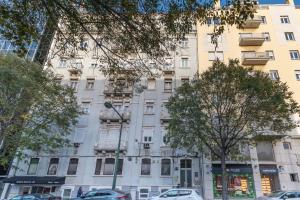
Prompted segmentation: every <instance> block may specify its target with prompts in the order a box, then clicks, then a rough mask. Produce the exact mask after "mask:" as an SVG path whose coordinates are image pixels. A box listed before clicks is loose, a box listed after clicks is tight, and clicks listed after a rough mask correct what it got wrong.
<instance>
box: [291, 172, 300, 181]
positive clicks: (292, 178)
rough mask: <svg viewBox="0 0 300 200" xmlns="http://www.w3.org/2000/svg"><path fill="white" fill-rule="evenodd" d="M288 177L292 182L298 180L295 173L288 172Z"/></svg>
mask: <svg viewBox="0 0 300 200" xmlns="http://www.w3.org/2000/svg"><path fill="white" fill-rule="evenodd" d="M290 179H291V181H292V182H299V177H298V174H297V173H292V174H290Z"/></svg>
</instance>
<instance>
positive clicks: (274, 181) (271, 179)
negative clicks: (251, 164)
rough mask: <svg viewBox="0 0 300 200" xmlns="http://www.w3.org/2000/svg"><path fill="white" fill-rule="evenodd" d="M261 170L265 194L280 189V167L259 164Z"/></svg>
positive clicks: (262, 187)
mask: <svg viewBox="0 0 300 200" xmlns="http://www.w3.org/2000/svg"><path fill="white" fill-rule="evenodd" d="M259 171H260V175H261V190H262V193H263V194H268V193H271V192H274V191H278V190H280V183H279V176H278V168H277V166H276V165H259Z"/></svg>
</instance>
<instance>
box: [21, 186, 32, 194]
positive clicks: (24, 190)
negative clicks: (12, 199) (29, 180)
mask: <svg viewBox="0 0 300 200" xmlns="http://www.w3.org/2000/svg"><path fill="white" fill-rule="evenodd" d="M30 190H31V187H30V186H24V187H23V188H22V194H29V193H30Z"/></svg>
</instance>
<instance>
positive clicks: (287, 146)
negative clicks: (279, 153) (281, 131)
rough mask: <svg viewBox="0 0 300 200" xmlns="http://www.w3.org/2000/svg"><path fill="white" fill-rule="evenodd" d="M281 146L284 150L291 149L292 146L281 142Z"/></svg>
mask: <svg viewBox="0 0 300 200" xmlns="http://www.w3.org/2000/svg"><path fill="white" fill-rule="evenodd" d="M282 144H283V148H284V149H285V150H288V149H292V145H291V143H290V142H283V143H282Z"/></svg>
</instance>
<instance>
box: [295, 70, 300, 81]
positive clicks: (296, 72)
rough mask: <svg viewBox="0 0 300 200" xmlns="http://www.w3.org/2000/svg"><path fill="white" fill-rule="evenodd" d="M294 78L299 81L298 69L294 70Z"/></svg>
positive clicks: (299, 73)
mask: <svg viewBox="0 0 300 200" xmlns="http://www.w3.org/2000/svg"><path fill="white" fill-rule="evenodd" d="M295 75H296V80H297V81H300V70H295Z"/></svg>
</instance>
